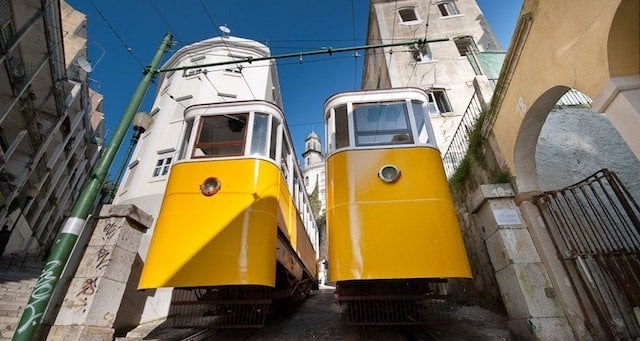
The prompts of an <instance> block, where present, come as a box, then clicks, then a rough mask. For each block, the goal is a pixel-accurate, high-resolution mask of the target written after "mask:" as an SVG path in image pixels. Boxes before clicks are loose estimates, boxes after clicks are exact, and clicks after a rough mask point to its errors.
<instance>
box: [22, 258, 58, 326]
mask: <svg viewBox="0 0 640 341" xmlns="http://www.w3.org/2000/svg"><path fill="white" fill-rule="evenodd" d="M61 267H62V262H61V261H59V260H52V261H49V262H47V264H45V266H44V270H42V274H41V275H40V277H39V278H38V282H37V283H36V286H35V288H34V289H33V292H32V293H31V297H30V302H29V304H27V306H26V307H25V308H24V314H23V319H22V320H23V321H24V322H23V323H22V324H21V325H18V328H17V329H16V333H18V334H22V333H23V332H24V331H25V330H27V329H28V328H29V327H30V326H31V325H32V324H33V325H36V324H38V323H39V321H38V319H40V318H41V317H42V315H43V314H44V309H39V310H40V312H39V313H36V311H37V310H36V305H37V304H38V303H41V302H43V301H44V302H46V301H47V300H48V298H49V297H50V296H51V293H52V292H53V288H54V287H55V283H56V280H57V279H58V276H57V275H56V274H57V273H60V272H61V271H62V269H60V270H58V268H61ZM24 316H27V318H26V319H25V318H24Z"/></svg>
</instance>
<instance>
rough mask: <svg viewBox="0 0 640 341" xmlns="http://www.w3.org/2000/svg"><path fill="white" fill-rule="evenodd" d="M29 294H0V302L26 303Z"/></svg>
mask: <svg viewBox="0 0 640 341" xmlns="http://www.w3.org/2000/svg"><path fill="white" fill-rule="evenodd" d="M30 292H31V291H28V292H26V293H22V292H2V293H0V302H27V301H28V300H29V296H30Z"/></svg>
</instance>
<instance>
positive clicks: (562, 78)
mask: <svg viewBox="0 0 640 341" xmlns="http://www.w3.org/2000/svg"><path fill="white" fill-rule="evenodd" d="M618 9H620V10H619V11H618ZM616 13H620V14H619V15H617V16H616ZM638 13H640V11H639V10H638V1H637V0H624V1H619V0H608V1H602V0H584V1H583V0H579V1H578V0H573V1H536V0H525V2H524V4H523V9H522V12H521V17H522V16H526V15H531V18H532V20H531V27H530V30H529V31H528V34H527V35H526V36H521V37H518V35H517V31H518V29H523V28H524V24H523V23H524V21H521V22H519V26H518V27H517V28H516V34H515V35H514V37H516V38H514V39H516V40H517V39H518V38H520V39H525V40H524V45H523V48H522V49H521V51H509V54H511V55H515V54H517V53H518V52H519V53H520V56H519V58H515V59H516V60H512V61H511V65H509V64H505V66H504V67H505V68H509V67H512V71H513V76H512V77H511V79H510V83H509V86H508V88H507V89H506V90H505V92H504V93H503V94H500V96H504V99H503V101H502V104H501V106H500V108H498V112H497V119H496V121H495V125H494V127H493V133H494V135H495V139H496V142H497V145H498V147H499V149H500V151H501V154H502V156H503V158H504V162H505V163H506V165H507V166H508V168H509V169H510V170H511V172H512V173H513V172H515V169H516V165H515V162H516V161H515V158H516V157H515V152H516V142H517V138H518V136H519V135H522V134H532V133H533V134H536V133H535V131H533V132H528V131H527V129H529V128H528V127H522V124H523V121H524V119H525V115H533V116H535V115H543V116H544V115H546V114H547V113H546V112H534V111H535V110H536V108H534V109H533V110H532V106H533V104H534V103H536V102H537V104H538V105H536V107H538V109H537V110H540V109H539V107H540V102H541V101H542V102H544V101H553V103H555V100H557V98H552V97H554V96H555V95H556V94H555V92H557V91H551V92H548V90H550V89H552V88H554V87H556V86H563V87H570V88H574V89H578V90H580V91H582V92H584V93H585V94H587V95H588V96H590V97H591V98H597V97H598V96H599V95H600V93H601V91H602V89H603V87H604V86H605V85H606V84H607V83H608V82H609V80H610V78H611V77H612V76H613V77H616V76H625V75H634V74H638V73H639V68H640V66H639V65H640V62H639V57H638V55H639V53H638V51H639V48H638V45H639V41H640V39H639V38H638V37H639V36H640V35H639V34H638V30H640V29H639V28H638V27H639V24H638V22H639V20H638V17H639V16H640V14H638ZM614 18H615V19H616V20H615V25H612V23H614ZM612 26H613V29H612ZM611 37H613V38H612V39H610V38H611ZM621 41H624V43H625V44H622V43H621ZM621 45H625V46H626V47H625V48H620V46H621ZM513 46H514V41H512V43H511V47H510V49H513ZM508 59H509V57H507V60H508ZM610 61H612V62H614V63H615V65H610ZM611 70H613V74H612V72H611ZM504 78H505V77H502V79H501V81H504V80H505V79H504ZM545 93H546V95H551V97H549V98H543V99H541V98H540V97H541V96H543V94H545ZM561 93H562V91H560V94H561ZM542 107H545V106H544V105H542ZM492 109H494V110H495V108H492ZM542 120H544V117H543V118H542ZM612 121H613V120H612ZM532 129H534V130H535V129H536V128H535V127H534V128H532ZM536 136H537V135H536ZM623 137H624V138H625V139H627V137H625V136H624V135H623ZM521 138H522V137H521ZM635 138H636V139H637V137H635ZM534 146H535V140H534Z"/></svg>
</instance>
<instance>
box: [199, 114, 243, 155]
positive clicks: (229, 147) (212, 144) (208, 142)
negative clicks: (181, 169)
mask: <svg viewBox="0 0 640 341" xmlns="http://www.w3.org/2000/svg"><path fill="white" fill-rule="evenodd" d="M248 116H249V115H248V114H234V115H218V116H208V117H203V118H202V119H201V120H200V129H199V131H198V135H197V136H198V137H197V139H196V142H195V145H194V148H193V155H192V157H193V158H203V157H217V156H237V155H243V154H244V143H245V137H246V130H247V127H246V126H247V118H248Z"/></svg>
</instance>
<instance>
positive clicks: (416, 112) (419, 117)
mask: <svg viewBox="0 0 640 341" xmlns="http://www.w3.org/2000/svg"><path fill="white" fill-rule="evenodd" d="M411 109H413V117H414V118H415V120H416V128H417V129H418V143H429V129H428V127H427V124H428V121H427V120H426V116H425V110H424V106H423V104H422V102H418V101H411Z"/></svg>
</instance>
